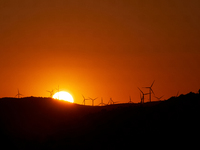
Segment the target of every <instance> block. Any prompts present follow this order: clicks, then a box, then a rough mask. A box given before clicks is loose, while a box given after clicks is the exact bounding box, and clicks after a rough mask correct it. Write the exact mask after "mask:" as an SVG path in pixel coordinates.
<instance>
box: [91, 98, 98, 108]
mask: <svg viewBox="0 0 200 150" xmlns="http://www.w3.org/2000/svg"><path fill="white" fill-rule="evenodd" d="M89 98H90V97H89ZM97 98H98V97H96V98H90V99H91V100H92V106H94V101H95V100H96V99H97Z"/></svg>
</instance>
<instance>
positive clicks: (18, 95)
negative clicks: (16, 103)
mask: <svg viewBox="0 0 200 150" xmlns="http://www.w3.org/2000/svg"><path fill="white" fill-rule="evenodd" d="M20 95H21V96H23V95H22V94H21V93H19V89H18V93H17V95H16V96H17V98H20ZM16 96H15V97H16Z"/></svg>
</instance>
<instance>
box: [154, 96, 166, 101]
mask: <svg viewBox="0 0 200 150" xmlns="http://www.w3.org/2000/svg"><path fill="white" fill-rule="evenodd" d="M163 96H164V95H163ZM163 96H161V97H156V96H154V97H155V98H157V100H158V101H161V100H160V99H161V98H162V97H163Z"/></svg>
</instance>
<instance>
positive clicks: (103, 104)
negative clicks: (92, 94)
mask: <svg viewBox="0 0 200 150" xmlns="http://www.w3.org/2000/svg"><path fill="white" fill-rule="evenodd" d="M105 105H106V104H105V103H103V98H101V103H99V106H105Z"/></svg>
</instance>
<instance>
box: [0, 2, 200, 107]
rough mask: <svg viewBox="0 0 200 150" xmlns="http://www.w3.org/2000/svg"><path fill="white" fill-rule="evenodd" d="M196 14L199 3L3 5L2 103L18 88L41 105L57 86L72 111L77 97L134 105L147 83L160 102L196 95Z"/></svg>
mask: <svg viewBox="0 0 200 150" xmlns="http://www.w3.org/2000/svg"><path fill="white" fill-rule="evenodd" d="M199 8H200V1H199V0H162V1H161V0H123V1H122V0H98V1H97V0H42V1H41V0H18V1H16V0H1V1H0V68H1V74H0V97H10V96H15V95H16V94H17V89H18V88H19V90H20V93H22V94H23V95H24V96H31V95H32V96H42V97H43V96H44V97H45V96H49V93H48V92H46V90H52V89H54V88H56V87H57V86H58V85H59V86H60V89H61V90H66V91H67V92H69V93H71V94H72V95H73V97H74V102H77V103H81V102H82V94H83V95H84V96H85V97H103V99H104V101H105V102H107V101H108V100H109V98H110V97H112V99H113V100H115V101H120V102H128V101H129V96H131V97H132V100H133V101H134V102H139V101H140V95H139V94H140V93H139V90H138V89H137V87H140V88H141V89H142V90H144V92H147V91H145V90H146V89H143V88H142V87H143V86H150V85H151V83H152V82H153V80H156V81H155V84H154V86H153V90H154V92H155V94H156V95H157V96H158V97H159V96H162V95H165V96H164V97H163V98H165V99H166V98H169V97H171V96H174V95H176V93H177V92H178V91H179V93H183V94H185V93H188V92H190V91H193V92H197V91H198V89H199V88H200V71H199V70H200V69H199V66H200V59H199V58H200V42H199V41H200V28H199V27H200V9H199ZM152 99H153V100H155V99H154V98H152ZM145 101H148V99H147V98H146V100H145ZM91 103H92V102H88V103H87V102H86V104H91ZM98 103H100V98H99V99H98V100H96V101H95V104H98Z"/></svg>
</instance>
